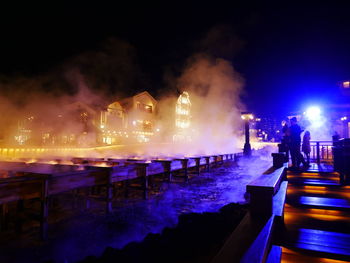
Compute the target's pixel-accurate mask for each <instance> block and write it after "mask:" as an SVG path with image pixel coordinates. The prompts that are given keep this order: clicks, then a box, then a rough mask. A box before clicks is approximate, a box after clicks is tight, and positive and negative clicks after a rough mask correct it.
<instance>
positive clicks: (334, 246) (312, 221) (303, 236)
mask: <svg viewBox="0 0 350 263" xmlns="http://www.w3.org/2000/svg"><path fill="white" fill-rule="evenodd" d="M287 179H288V190H287V198H286V204H285V209H284V224H285V232H284V235H283V238H282V239H281V243H280V246H281V247H282V258H281V262H342V261H345V262H347V261H350V187H349V186H344V185H342V184H341V182H340V175H339V174H338V173H337V172H334V171H333V167H332V166H331V165H325V164H320V165H317V164H312V165H311V167H310V169H308V170H307V171H302V172H296V171H288V172H287Z"/></svg>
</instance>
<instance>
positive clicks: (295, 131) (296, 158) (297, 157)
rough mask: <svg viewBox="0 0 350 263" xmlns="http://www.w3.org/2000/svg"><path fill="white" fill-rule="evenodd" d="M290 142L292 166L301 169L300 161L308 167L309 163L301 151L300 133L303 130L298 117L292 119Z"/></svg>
mask: <svg viewBox="0 0 350 263" xmlns="http://www.w3.org/2000/svg"><path fill="white" fill-rule="evenodd" d="M290 124H291V125H290V127H289V130H290V142H289V149H290V155H291V158H292V167H293V168H294V169H299V166H300V163H303V166H304V167H308V164H307V163H306V162H305V159H304V157H303V155H302V154H301V152H300V145H301V137H300V134H301V133H302V132H303V130H302V129H301V128H300V126H299V125H298V120H297V118H296V117H293V118H291V119H290Z"/></svg>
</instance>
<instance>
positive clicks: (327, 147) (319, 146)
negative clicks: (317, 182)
mask: <svg viewBox="0 0 350 263" xmlns="http://www.w3.org/2000/svg"><path fill="white" fill-rule="evenodd" d="M310 146H311V153H310V159H311V160H312V161H314V162H317V163H321V162H333V152H332V146H333V142H332V141H311V142H310Z"/></svg>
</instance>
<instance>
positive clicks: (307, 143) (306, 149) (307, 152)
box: [301, 131, 311, 165]
mask: <svg viewBox="0 0 350 263" xmlns="http://www.w3.org/2000/svg"><path fill="white" fill-rule="evenodd" d="M310 140H311V136H310V132H309V131H306V132H305V133H304V136H303V144H302V146H301V150H302V151H303V153H304V155H305V157H306V163H307V165H309V164H310V152H311V145H310Z"/></svg>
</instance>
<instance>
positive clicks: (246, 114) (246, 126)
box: [241, 112, 254, 156]
mask: <svg viewBox="0 0 350 263" xmlns="http://www.w3.org/2000/svg"><path fill="white" fill-rule="evenodd" d="M241 118H242V120H244V131H245V143H244V148H243V155H244V156H251V155H252V148H251V147H250V142H249V121H250V120H252V119H254V116H253V114H252V113H251V112H242V113H241Z"/></svg>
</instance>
